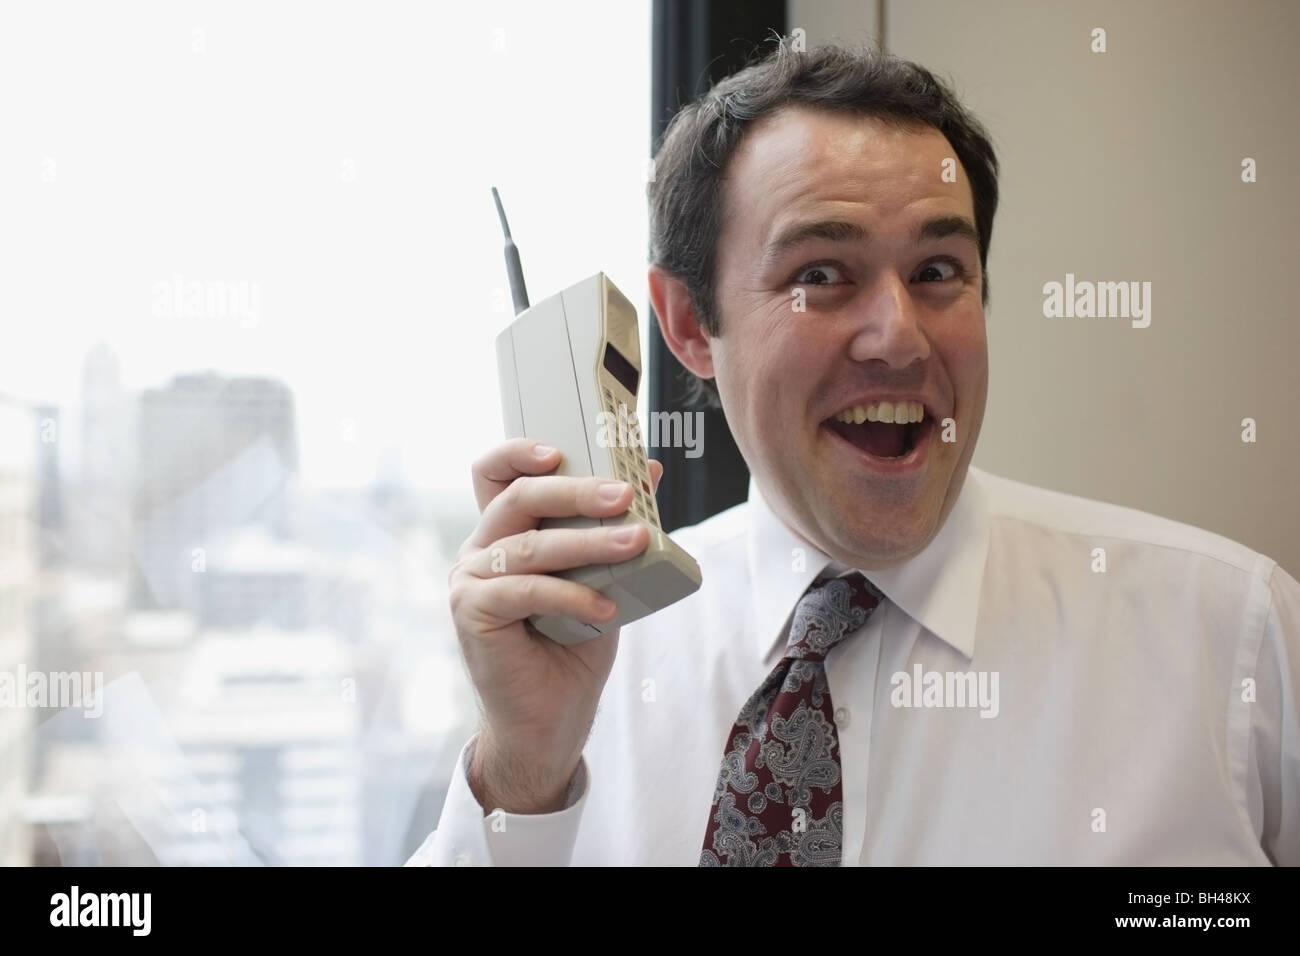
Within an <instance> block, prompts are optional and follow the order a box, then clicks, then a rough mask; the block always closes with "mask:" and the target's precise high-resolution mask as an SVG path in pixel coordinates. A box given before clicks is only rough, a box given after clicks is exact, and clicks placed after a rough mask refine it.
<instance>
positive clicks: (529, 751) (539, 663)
mask: <svg viewBox="0 0 1300 956" xmlns="http://www.w3.org/2000/svg"><path fill="white" fill-rule="evenodd" d="M559 463H560V454H559V452H557V451H556V450H555V449H546V448H545V447H544V446H540V445H538V444H537V443H535V442H533V441H532V440H530V439H524V438H518V439H513V440H511V441H508V442H506V443H505V444H503V445H500V446H498V447H497V448H495V449H493V450H492V451H491V452H489V453H488V454H487V455H485V456H484V457H483V458H481V459H480V460H479V461H477V462H475V464H474V467H473V476H474V495H475V497H476V498H477V499H478V507H479V511H480V512H481V515H480V517H479V522H478V526H477V527H476V528H475V529H474V532H473V534H471V535H470V536H469V538H468V540H466V541H465V543H464V544H463V545H461V548H460V552H459V555H458V560H457V562H456V564H455V566H454V567H452V569H451V574H450V577H449V584H450V589H451V611H452V618H453V620H454V622H455V626H456V634H457V636H458V637H459V639H460V646H461V651H462V653H463V654H464V655H465V662H466V664H467V665H468V667H469V673H470V678H471V679H472V680H473V682H474V686H475V688H476V689H477V690H478V694H479V697H480V699H481V700H482V703H483V723H482V726H481V727H480V730H479V737H478V743H477V746H476V748H475V752H474V758H473V760H472V761H471V765H470V768H469V785H470V788H471V790H472V791H473V792H474V796H475V797H476V798H477V799H478V802H479V804H480V805H481V806H482V807H483V808H484V810H485V812H491V811H492V810H494V809H496V808H498V807H499V808H501V809H503V810H506V811H507V812H510V813H549V812H553V811H555V810H558V809H560V808H561V807H562V806H563V803H564V796H565V791H566V789H567V787H568V784H569V781H570V779H571V778H572V777H573V774H574V771H575V770H577V767H578V761H579V760H580V759H581V757H582V748H583V746H584V745H585V744H586V740H587V734H588V732H589V731H590V729H591V723H592V720H593V718H594V717H595V713H596V704H597V702H598V701H599V700H600V694H601V691H602V689H603V688H604V686H605V681H606V680H607V679H608V677H609V672H610V668H612V667H613V665H614V654H615V652H616V651H617V650H618V631H612V632H610V633H608V634H603V635H601V636H600V637H597V638H594V639H592V640H589V641H585V642H583V643H581V644H574V645H568V646H566V645H563V644H557V643H555V642H554V641H552V640H550V639H549V638H547V637H545V636H543V635H542V634H539V633H538V632H537V631H536V630H534V629H533V628H532V627H531V626H529V625H528V624H526V623H525V618H528V617H529V616H531V615H534V614H558V615H564V616H567V617H573V618H576V619H577V620H579V621H586V622H589V623H592V624H599V623H601V622H603V621H608V620H610V619H611V618H613V617H614V615H615V613H616V610H617V609H616V607H615V605H614V603H613V602H612V601H609V600H608V599H606V598H604V597H603V596H602V595H600V594H599V593H598V592H596V591H594V590H592V589H591V588H589V587H586V586H585V585H582V584H578V583H576V582H573V581H567V580H565V579H563V578H558V577H553V576H551V575H550V574H549V572H552V571H561V570H564V569H566V568H577V567H583V566H584V565H588V564H617V563H619V562H622V561H627V560H629V559H631V558H634V557H636V556H637V555H638V554H640V553H641V552H642V551H644V550H645V548H646V545H647V543H648V542H649V540H650V536H649V531H648V529H647V528H646V527H645V526H644V525H640V524H636V525H624V526H618V527H613V528H599V527H598V528H589V529H574V528H549V529H546V530H539V529H538V527H537V525H538V522H539V521H540V519H542V518H560V517H572V516H576V515H585V516H588V517H592V518H609V517H614V516H617V515H621V514H624V513H625V512H626V511H627V510H628V508H629V507H630V506H631V503H632V486H631V485H629V484H627V483H626V482H622V481H609V480H607V479H603V478H562V477H558V476H555V475H550V474H548V472H550V471H552V470H554V469H555V468H556V467H557V466H558V465H559ZM662 474H663V466H662V465H661V464H659V462H657V461H651V462H650V476H651V480H652V481H653V483H654V486H655V487H656V488H658V487H659V478H660V476H661V475H662Z"/></svg>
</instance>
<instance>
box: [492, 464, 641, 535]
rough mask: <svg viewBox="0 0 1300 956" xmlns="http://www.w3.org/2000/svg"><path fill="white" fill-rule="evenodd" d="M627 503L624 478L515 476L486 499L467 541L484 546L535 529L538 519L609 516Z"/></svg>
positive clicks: (629, 498)
mask: <svg viewBox="0 0 1300 956" xmlns="http://www.w3.org/2000/svg"><path fill="white" fill-rule="evenodd" d="M631 505H632V486H631V485H629V484H628V483H627V482H626V481H612V480H610V479H608V478H564V477H560V476H559V475H543V476H541V477H524V478H518V479H516V480H515V481H512V482H511V483H510V485H509V487H507V488H506V489H505V491H503V492H501V493H500V494H499V495H497V496H496V497H495V498H493V499H492V500H491V501H490V502H488V506H487V507H486V508H484V509H483V516H482V517H481V518H479V522H478V526H477V527H475V529H474V533H473V534H472V535H471V536H470V539H469V543H470V544H472V545H474V546H476V547H480V548H486V547H488V546H489V545H491V544H492V543H493V542H495V541H497V540H498V539H500V538H507V537H509V536H510V535H512V534H518V533H519V532H521V531H527V530H528V529H529V528H536V527H537V522H538V520H539V519H541V518H572V517H577V516H586V517H589V518H613V517H615V516H616V515H621V514H623V513H624V512H626V511H627V509H628V508H629V507H631Z"/></svg>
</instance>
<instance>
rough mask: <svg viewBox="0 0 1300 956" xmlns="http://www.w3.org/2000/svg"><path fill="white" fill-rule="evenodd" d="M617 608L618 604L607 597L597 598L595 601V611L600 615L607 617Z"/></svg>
mask: <svg viewBox="0 0 1300 956" xmlns="http://www.w3.org/2000/svg"><path fill="white" fill-rule="evenodd" d="M617 610H618V605H617V604H615V603H614V602H613V601H611V600H610V599H609V598H599V599H597V601H596V613H597V614H599V615H600V616H601V617H609V616H610V615H611V614H613V613H614V612H615V611H617Z"/></svg>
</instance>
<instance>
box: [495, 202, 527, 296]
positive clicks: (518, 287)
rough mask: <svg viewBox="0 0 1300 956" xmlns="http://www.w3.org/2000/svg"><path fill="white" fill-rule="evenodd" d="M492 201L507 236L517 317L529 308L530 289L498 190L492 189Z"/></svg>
mask: <svg viewBox="0 0 1300 956" xmlns="http://www.w3.org/2000/svg"><path fill="white" fill-rule="evenodd" d="M492 201H493V202H494V203H496V204H497V215H498V216H500V217H501V231H502V232H504V233H505V234H506V275H507V276H508V277H509V278H510V298H512V299H514V300H515V315H518V314H519V313H520V312H522V311H524V309H526V308H528V289H527V288H525V287H524V267H523V266H522V265H520V264H519V249H518V247H517V246H515V241H514V240H513V239H511V238H510V224H509V223H508V222H506V211H505V209H503V208H502V206H501V196H500V194H498V193H497V188H496V187H495V186H493V187H492Z"/></svg>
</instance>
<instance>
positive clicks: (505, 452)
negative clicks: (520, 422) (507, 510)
mask: <svg viewBox="0 0 1300 956" xmlns="http://www.w3.org/2000/svg"><path fill="white" fill-rule="evenodd" d="M560 457H561V456H560V453H559V451H557V450H556V449H554V448H549V446H547V445H544V444H540V443H538V442H535V441H533V440H532V439H531V438H512V439H510V440H509V441H507V442H504V443H502V444H500V445H497V446H496V447H495V448H493V449H492V450H491V451H489V452H488V453H487V454H486V455H484V456H483V457H482V458H480V459H479V460H478V461H476V462H474V465H473V467H472V468H471V469H470V473H471V474H472V475H473V476H474V498H475V499H476V500H477V501H478V510H479V511H482V510H483V509H484V508H486V507H487V506H488V503H489V502H490V501H492V499H493V498H495V497H496V496H497V495H499V494H501V492H503V491H505V490H506V488H508V487H509V486H510V483H511V482H512V481H514V480H515V479H516V478H519V477H521V476H522V475H544V474H546V473H547V472H549V471H552V470H554V469H555V467H556V466H557V465H559V463H560Z"/></svg>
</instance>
